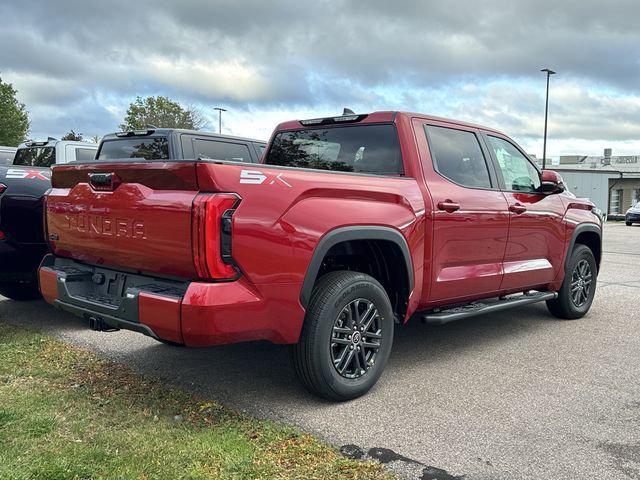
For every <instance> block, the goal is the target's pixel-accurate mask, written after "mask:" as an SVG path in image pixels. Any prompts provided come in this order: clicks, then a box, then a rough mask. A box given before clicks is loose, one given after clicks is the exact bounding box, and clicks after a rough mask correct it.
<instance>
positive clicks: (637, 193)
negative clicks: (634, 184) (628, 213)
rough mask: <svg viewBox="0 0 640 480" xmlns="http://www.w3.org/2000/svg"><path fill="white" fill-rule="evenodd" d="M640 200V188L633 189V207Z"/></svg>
mask: <svg viewBox="0 0 640 480" xmlns="http://www.w3.org/2000/svg"><path fill="white" fill-rule="evenodd" d="M639 200H640V188H634V189H633V195H632V197H631V206H632V207H633V206H634V205H635V204H636V203H638V201H639Z"/></svg>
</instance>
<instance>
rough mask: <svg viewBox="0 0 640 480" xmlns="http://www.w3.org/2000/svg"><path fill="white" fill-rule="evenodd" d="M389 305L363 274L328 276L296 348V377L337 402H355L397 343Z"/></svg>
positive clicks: (321, 282) (318, 290) (310, 307)
mask: <svg viewBox="0 0 640 480" xmlns="http://www.w3.org/2000/svg"><path fill="white" fill-rule="evenodd" d="M393 325H394V317H393V310H392V308H391V302H390V301H389V297H388V296H387V293H386V292H385V290H384V288H383V287H382V285H380V283H379V282H378V281H377V280H376V279H374V278H373V277H370V276H369V275H365V274H363V273H359V272H350V271H339V272H331V273H328V274H326V275H324V276H323V277H322V278H321V279H320V280H319V282H318V284H317V285H316V287H315V288H314V290H313V293H312V295H311V301H310V302H309V305H308V308H307V315H306V317H305V321H304V325H303V328H302V333H301V334H300V340H299V342H298V343H297V344H296V345H295V346H294V348H293V363H294V367H295V370H296V373H297V374H298V377H299V378H300V380H301V381H302V383H303V384H304V386H305V387H306V388H307V389H308V390H309V391H311V392H312V393H314V394H316V395H318V396H321V397H324V398H326V399H328V400H333V401H345V400H351V399H353V398H357V397H359V396H361V395H364V394H365V393H366V392H368V391H369V390H370V389H371V387H373V385H374V384H375V383H376V382H377V381H378V379H379V378H380V375H382V371H383V370H384V367H385V366H386V364H387V360H388V359H389V354H390V353H391V345H392V343H393Z"/></svg>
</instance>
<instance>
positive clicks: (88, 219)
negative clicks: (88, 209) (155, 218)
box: [63, 213, 147, 240]
mask: <svg viewBox="0 0 640 480" xmlns="http://www.w3.org/2000/svg"><path fill="white" fill-rule="evenodd" d="M63 228H64V229H66V230H75V231H78V232H82V233H88V234H89V236H105V237H125V238H135V239H140V240H144V239H145V238H147V236H146V233H145V227H144V222H143V221H142V220H131V219H128V218H115V217H109V216H105V215H91V214H84V213H79V214H76V215H65V221H64V223H63Z"/></svg>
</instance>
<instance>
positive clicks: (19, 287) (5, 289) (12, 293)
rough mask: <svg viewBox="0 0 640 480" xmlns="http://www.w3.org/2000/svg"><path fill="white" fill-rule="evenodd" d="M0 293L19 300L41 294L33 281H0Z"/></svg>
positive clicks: (36, 296) (35, 297)
mask: <svg viewBox="0 0 640 480" xmlns="http://www.w3.org/2000/svg"><path fill="white" fill-rule="evenodd" d="M0 295H2V296H3V297H7V298H10V299H11V300H17V301H20V302H23V301H27V300H36V299H38V298H40V296H41V295H40V291H39V290H38V285H37V284H36V283H33V282H0Z"/></svg>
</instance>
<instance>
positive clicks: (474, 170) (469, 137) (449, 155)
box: [425, 125, 491, 188]
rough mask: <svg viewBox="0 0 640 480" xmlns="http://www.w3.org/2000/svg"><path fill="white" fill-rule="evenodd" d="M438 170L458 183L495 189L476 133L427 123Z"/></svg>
mask: <svg viewBox="0 0 640 480" xmlns="http://www.w3.org/2000/svg"><path fill="white" fill-rule="evenodd" d="M425 131H426V134H427V141H428V143H429V150H430V152H431V158H432V159H433V166H434V168H435V169H436V171H437V172H438V173H439V174H440V175H442V176H443V177H446V178H447V179H449V180H451V181H452V182H454V183H457V184H458V185H462V186H463V187H469V188H491V177H490V176H489V169H488V167H487V161H486V159H485V158H484V154H483V153H482V149H481V148H480V143H479V141H478V137H476V135H475V134H474V133H473V132H467V131H464V130H455V129H453V128H445V127H435V126H433V125H425Z"/></svg>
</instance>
